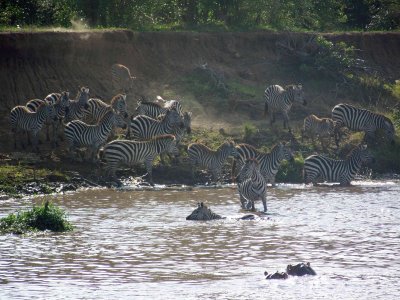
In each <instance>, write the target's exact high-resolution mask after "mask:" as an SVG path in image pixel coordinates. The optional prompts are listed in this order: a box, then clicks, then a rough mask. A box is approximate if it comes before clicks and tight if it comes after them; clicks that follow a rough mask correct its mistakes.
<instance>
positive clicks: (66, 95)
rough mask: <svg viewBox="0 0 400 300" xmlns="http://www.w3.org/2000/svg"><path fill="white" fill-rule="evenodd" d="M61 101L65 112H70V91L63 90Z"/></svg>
mask: <svg viewBox="0 0 400 300" xmlns="http://www.w3.org/2000/svg"><path fill="white" fill-rule="evenodd" d="M59 103H60V105H61V107H62V108H64V110H65V114H68V112H69V92H66V91H65V92H62V93H61V97H60V100H59Z"/></svg>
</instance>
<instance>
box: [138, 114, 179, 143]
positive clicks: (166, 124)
mask: <svg viewBox="0 0 400 300" xmlns="http://www.w3.org/2000/svg"><path fill="white" fill-rule="evenodd" d="M178 127H180V128H183V121H182V117H181V116H180V115H179V114H178V113H177V112H176V111H175V110H168V111H167V113H166V114H165V116H164V118H163V119H162V120H155V119H153V118H150V117H148V116H143V115H139V116H136V117H135V118H133V120H132V121H131V124H130V130H131V133H132V136H133V139H139V140H140V139H142V140H143V139H151V138H153V137H155V136H157V135H164V134H172V133H174V131H175V130H176V128H178Z"/></svg>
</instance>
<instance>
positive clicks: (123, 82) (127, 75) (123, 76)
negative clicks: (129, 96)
mask: <svg viewBox="0 0 400 300" xmlns="http://www.w3.org/2000/svg"><path fill="white" fill-rule="evenodd" d="M111 77H112V83H113V86H114V88H116V90H118V92H123V93H126V92H128V91H130V90H131V89H132V88H133V82H134V81H135V79H136V77H133V76H132V75H131V72H130V71H129V68H128V67H126V66H124V65H121V64H113V65H112V66H111Z"/></svg>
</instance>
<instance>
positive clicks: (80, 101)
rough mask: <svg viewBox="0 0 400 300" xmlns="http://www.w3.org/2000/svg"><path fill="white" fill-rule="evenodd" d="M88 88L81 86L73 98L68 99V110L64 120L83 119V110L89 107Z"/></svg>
mask: <svg viewBox="0 0 400 300" xmlns="http://www.w3.org/2000/svg"><path fill="white" fill-rule="evenodd" d="M88 100H89V88H87V87H81V88H80V90H79V92H78V95H77V97H76V99H75V100H69V110H68V113H67V114H66V116H65V122H70V121H73V120H83V117H84V116H85V111H86V110H87V109H89V104H88Z"/></svg>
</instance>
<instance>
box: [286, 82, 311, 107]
mask: <svg viewBox="0 0 400 300" xmlns="http://www.w3.org/2000/svg"><path fill="white" fill-rule="evenodd" d="M290 89H291V90H292V95H293V101H294V102H299V103H301V104H303V105H304V106H305V105H307V101H306V99H304V91H303V86H302V85H301V84H298V85H291V86H290Z"/></svg>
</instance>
